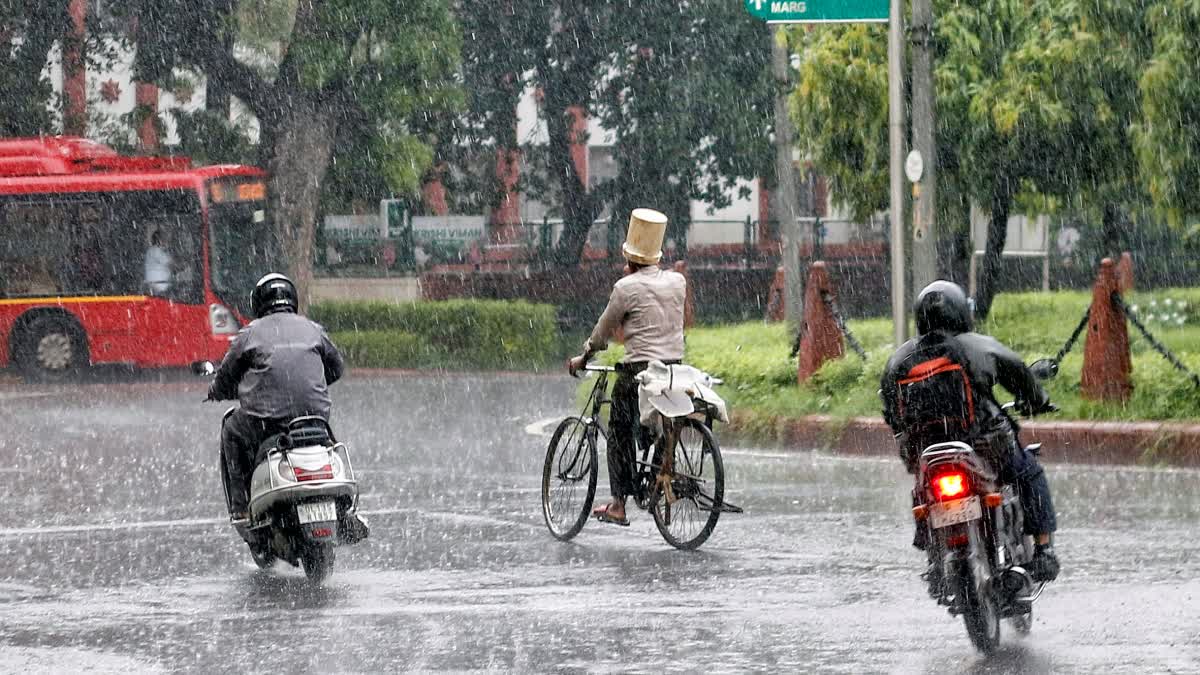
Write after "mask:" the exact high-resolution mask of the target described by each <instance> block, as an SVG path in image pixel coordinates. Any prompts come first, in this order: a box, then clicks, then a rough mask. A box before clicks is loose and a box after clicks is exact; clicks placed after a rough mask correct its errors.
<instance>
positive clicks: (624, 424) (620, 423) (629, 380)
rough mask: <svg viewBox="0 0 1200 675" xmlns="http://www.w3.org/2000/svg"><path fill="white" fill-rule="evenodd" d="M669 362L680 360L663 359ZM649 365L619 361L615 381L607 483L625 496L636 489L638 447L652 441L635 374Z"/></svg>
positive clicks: (647, 445) (610, 419)
mask: <svg viewBox="0 0 1200 675" xmlns="http://www.w3.org/2000/svg"><path fill="white" fill-rule="evenodd" d="M663 363H666V364H667V365H673V364H677V363H679V361H677V360H675V361H664V362H663ZM648 365H649V364H648V363H646V362H644V361H641V362H634V363H619V364H617V379H616V381H615V382H613V388H612V408H611V409H610V410H609V415H608V486H609V489H610V490H611V491H612V496H613V497H617V498H625V497H628V496H630V495H633V494H635V493H636V492H637V487H638V486H637V471H636V468H637V450H638V448H639V447H642V448H648V447H650V443H651V442H652V441H653V438H652V437H651V433H650V429H648V428H646V427H644V426H642V418H641V411H640V410H639V408H638V383H637V380H635V379H633V376H634V375H637V374H638V373H640V372H642V371H643V370H645V369H646V366H648Z"/></svg>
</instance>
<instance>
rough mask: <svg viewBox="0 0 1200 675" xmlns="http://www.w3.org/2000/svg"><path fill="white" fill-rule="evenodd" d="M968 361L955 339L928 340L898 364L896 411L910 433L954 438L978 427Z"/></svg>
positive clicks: (919, 344)
mask: <svg viewBox="0 0 1200 675" xmlns="http://www.w3.org/2000/svg"><path fill="white" fill-rule="evenodd" d="M966 364H967V360H966V359H965V357H964V356H963V354H962V351H961V350H960V349H958V347H957V345H956V344H955V343H954V342H953V341H952V340H945V339H944V340H938V341H929V342H926V341H925V340H922V341H921V342H920V343H918V346H917V348H916V349H915V350H914V351H913V352H912V353H911V354H909V355H908V356H906V357H905V358H904V359H903V360H902V361H900V363H899V364H897V368H896V370H895V372H896V373H897V375H896V399H897V400H896V414H897V417H899V419H900V422H901V423H902V424H903V425H904V428H905V429H906V430H907V431H908V433H909V434H912V435H917V436H939V437H943V438H953V437H958V436H961V435H964V434H969V433H971V432H972V431H973V430H974V428H975V399H976V396H975V392H974V390H973V387H972V386H971V378H970V376H969V375H968V374H967V368H966Z"/></svg>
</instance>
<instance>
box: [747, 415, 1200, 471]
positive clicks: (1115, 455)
mask: <svg viewBox="0 0 1200 675" xmlns="http://www.w3.org/2000/svg"><path fill="white" fill-rule="evenodd" d="M733 426H734V428H735V429H736V428H737V426H738V415H737V414H736V413H734V419H733ZM778 428H780V429H781V435H782V438H781V439H780V440H781V441H782V442H783V444H784V445H785V446H786V447H789V448H821V449H824V450H828V451H830V452H834V453H838V454H846V455H866V456H879V457H897V456H898V455H897V449H896V441H895V440H894V439H893V438H892V432H891V430H890V429H889V428H888V426H887V425H886V424H885V423H884V422H883V420H882V419H880V418H878V417H855V418H851V419H848V420H843V419H835V418H831V417H827V416H821V415H814V416H809V417H801V418H797V419H791V420H780V421H779V422H778ZM1021 441H1022V442H1023V443H1026V444H1029V443H1042V444H1043V445H1042V453H1041V458H1042V460H1043V461H1045V462H1047V463H1057V462H1068V463H1076V464H1135V465H1144V466H1178V467H1190V468H1197V467H1200V424H1190V423H1180V422H1089V421H1063V422H1028V423H1022V424H1021Z"/></svg>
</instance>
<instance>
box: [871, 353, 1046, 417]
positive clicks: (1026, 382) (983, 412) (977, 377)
mask: <svg viewBox="0 0 1200 675" xmlns="http://www.w3.org/2000/svg"><path fill="white" fill-rule="evenodd" d="M947 340H949V341H953V342H954V346H955V347H956V348H957V351H958V353H960V354H962V355H963V359H964V360H965V361H966V363H963V364H961V365H962V366H963V367H964V368H965V370H966V372H967V375H968V377H969V379H970V382H971V389H972V395H973V396H974V398H975V405H974V408H975V427H976V429H980V430H983V429H989V428H991V427H992V426H994V422H995V421H996V420H997V419H998V418H1000V417H1001V416H1002V415H1004V413H1003V411H1002V410H1001V408H1000V404H999V403H997V402H996V397H995V394H994V393H993V391H992V389H993V388H994V387H995V386H996V385H997V384H998V385H1000V386H1001V387H1004V388H1005V389H1006V390H1007V391H1008V392H1009V393H1010V394H1012V395H1013V396H1014V397H1015V398H1016V401H1017V403H1018V407H1020V408H1024V409H1025V410H1026V411H1028V412H1031V413H1032V412H1040V411H1042V410H1044V409H1045V408H1046V407H1047V406H1048V405H1049V403H1050V397H1049V395H1048V394H1047V393H1046V390H1045V389H1043V388H1042V385H1041V384H1040V383H1039V382H1038V381H1037V378H1036V377H1034V375H1033V373H1032V372H1031V371H1030V370H1029V368H1028V367H1027V366H1026V365H1025V362H1024V361H1022V360H1021V357H1020V356H1018V355H1017V354H1016V352H1014V351H1012V350H1011V349H1009V348H1008V347H1005V346H1004V345H1002V344H1000V341H999V340H996V339H995V338H993V337H991V336H989V335H981V334H979V333H952V332H947V331H941V330H935V331H932V332H930V333H927V334H925V335H922V336H919V337H916V338H913V339H911V340H909V341H908V342H905V343H904V344H903V345H900V348H899V349H897V350H896V353H894V354H892V357H891V358H890V359H888V363H887V367H885V368H884V371H883V378H882V380H881V381H880V387H879V395H880V398H881V399H882V402H883V419H884V420H885V421H887V423H888V425H889V426H890V427H891V428H892V431H893V432H894V433H896V434H906V433H908V432H909V431H910V430H909V429H906V428H904V423H903V421H902V420H901V417H900V415H898V414H897V403H898V396H899V388H898V385H897V382H899V381H900V380H902V379H904V378H905V377H907V376H908V375H909V373H908V372H907V371H906V372H900V371H901V370H904V366H903V365H901V364H903V363H904V362H905V360H906V359H907V358H908V357H909V356H910V355H911V354H912V353H913V352H914V351H916V350H917V349H920V348H921V347H924V346H927V345H930V344H933V343H935V342H940V341H947Z"/></svg>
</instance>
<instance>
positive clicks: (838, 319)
mask: <svg viewBox="0 0 1200 675" xmlns="http://www.w3.org/2000/svg"><path fill="white" fill-rule="evenodd" d="M821 301H822V302H824V303H825V306H826V307H828V308H829V311H830V313H831V314H833V321H834V323H836V324H837V327H838V330H840V331H842V335H843V336H845V338H846V342H847V343H849V345H850V348H851V349H853V350H854V353H855V354H858V356H859V358H861V359H862V360H863V361H866V360H867V351H866V350H865V349H863V346H862V345H861V344H859V342H858V338H856V337H854V333H851V332H850V327H849V326H847V325H846V318H845V317H843V316H842V312H841V310H840V309H838V306H837V302H835V301H834V299H833V296H832V295H830V294H829V293H828V292H827V291H821ZM803 340H804V327H803V326H801V327H800V332H799V333H797V334H796V341H795V342H794V343H793V344H792V353H791V354H790V355H789V358H793V359H794V358H796V355H797V354H799V353H800V343H801V341H803Z"/></svg>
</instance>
